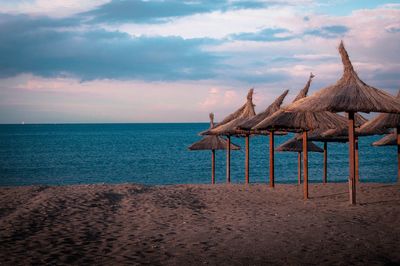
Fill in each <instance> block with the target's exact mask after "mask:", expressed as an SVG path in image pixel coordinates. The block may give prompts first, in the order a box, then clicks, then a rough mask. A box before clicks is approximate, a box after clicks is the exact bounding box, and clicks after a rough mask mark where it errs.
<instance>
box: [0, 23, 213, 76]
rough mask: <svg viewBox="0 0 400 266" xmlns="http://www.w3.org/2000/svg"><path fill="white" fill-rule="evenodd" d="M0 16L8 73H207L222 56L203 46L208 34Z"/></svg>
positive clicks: (2, 68)
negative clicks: (142, 33)
mask: <svg viewBox="0 0 400 266" xmlns="http://www.w3.org/2000/svg"><path fill="white" fill-rule="evenodd" d="M0 21H1V24H0V26H1V27H0V62H1V63H0V73H1V74H0V75H1V76H3V77H4V76H12V75H16V74H19V73H26V72H28V73H33V74H36V75H40V76H57V75H62V74H63V73H68V74H72V75H76V76H78V77H80V78H81V79H96V78H117V79H124V78H127V79H128V78H135V79H143V80H176V79H204V78H211V77H213V76H214V74H213V69H215V68H216V67H217V65H218V64H219V59H220V58H218V57H217V56H216V55H214V54H211V53H208V52H205V51H203V50H202V48H201V47H202V45H203V44H204V43H205V42H206V41H207V43H209V40H206V39H189V40H185V39H182V38H180V37H135V38H134V37H131V36H130V35H128V34H125V33H121V32H109V31H105V30H90V31H71V30H65V29H63V30H62V27H64V26H70V24H69V23H73V21H68V20H67V21H63V20H60V21H59V20H49V19H48V18H36V19H32V18H29V17H25V16H17V17H13V18H10V17H9V16H7V18H5V17H4V16H0ZM52 23H53V24H52ZM5 25H6V26H5ZM50 25H53V26H54V25H57V27H52V28H49V26H50Z"/></svg>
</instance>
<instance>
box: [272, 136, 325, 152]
mask: <svg viewBox="0 0 400 266" xmlns="http://www.w3.org/2000/svg"><path fill="white" fill-rule="evenodd" d="M307 149H308V151H309V152H324V150H323V149H321V148H320V147H318V146H317V145H315V144H314V143H312V142H311V141H309V142H308V143H307ZM275 151H278V152H282V151H289V152H303V142H302V141H300V140H297V139H296V137H294V138H292V139H289V140H288V141H286V142H284V143H282V144H281V145H280V146H279V147H277V148H275Z"/></svg>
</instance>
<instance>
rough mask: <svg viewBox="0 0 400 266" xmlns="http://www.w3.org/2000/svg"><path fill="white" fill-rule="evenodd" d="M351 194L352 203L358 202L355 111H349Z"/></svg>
mask: <svg viewBox="0 0 400 266" xmlns="http://www.w3.org/2000/svg"><path fill="white" fill-rule="evenodd" d="M348 114H349V122H348V123H349V171H350V172H349V196H350V204H352V205H354V204H356V180H355V176H356V171H355V170H356V161H355V147H354V146H355V140H354V112H349V113H348Z"/></svg>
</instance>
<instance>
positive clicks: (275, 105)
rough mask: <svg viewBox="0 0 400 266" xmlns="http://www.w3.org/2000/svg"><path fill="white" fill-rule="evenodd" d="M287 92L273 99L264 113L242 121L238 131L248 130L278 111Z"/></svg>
mask: <svg viewBox="0 0 400 266" xmlns="http://www.w3.org/2000/svg"><path fill="white" fill-rule="evenodd" d="M288 92H289V90H285V91H284V92H283V93H282V94H281V95H280V96H279V97H278V98H276V99H275V101H274V102H273V103H271V104H270V105H269V106H268V107H267V109H265V111H264V112H261V113H258V114H257V115H255V116H254V117H252V118H250V119H248V120H246V121H244V122H243V123H241V124H239V125H238V129H242V130H250V129H251V128H252V127H254V126H255V125H257V124H258V123H260V122H261V121H262V120H264V119H265V118H266V117H268V116H270V115H272V114H273V113H275V112H276V111H278V110H279V108H280V106H281V105H282V102H283V100H284V99H285V97H286V95H287V94H288Z"/></svg>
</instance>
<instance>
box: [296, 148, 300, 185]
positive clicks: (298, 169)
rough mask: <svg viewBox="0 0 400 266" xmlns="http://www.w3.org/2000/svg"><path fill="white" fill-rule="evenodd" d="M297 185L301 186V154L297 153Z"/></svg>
mask: <svg viewBox="0 0 400 266" xmlns="http://www.w3.org/2000/svg"><path fill="white" fill-rule="evenodd" d="M297 171H298V173H297V184H298V185H301V152H298V153H297Z"/></svg>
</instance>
